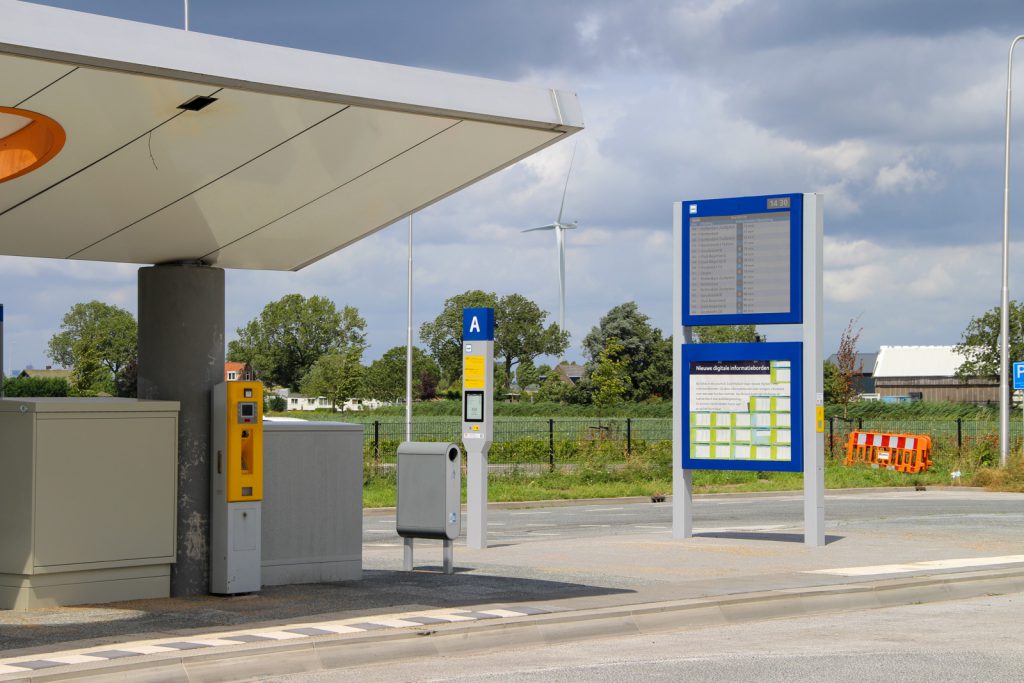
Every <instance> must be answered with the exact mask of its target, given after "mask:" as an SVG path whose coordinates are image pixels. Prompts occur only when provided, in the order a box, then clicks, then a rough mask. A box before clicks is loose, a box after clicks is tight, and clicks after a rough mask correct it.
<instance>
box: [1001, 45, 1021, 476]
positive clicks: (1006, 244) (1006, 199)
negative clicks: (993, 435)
mask: <svg viewBox="0 0 1024 683" xmlns="http://www.w3.org/2000/svg"><path fill="white" fill-rule="evenodd" d="M1021 40H1024V35H1021V36H1017V37H1016V38H1014V39H1013V42H1012V43H1010V53H1009V56H1008V57H1007V60H1006V154H1005V158H1004V161H1003V290H1002V314H1001V316H1000V319H999V464H1000V466H1002V467H1006V461H1007V457H1008V454H1009V451H1010V388H1009V381H1010V284H1009V282H1010V112H1011V108H1012V103H1013V48H1015V47H1017V43H1019V42H1020V41H1021Z"/></svg>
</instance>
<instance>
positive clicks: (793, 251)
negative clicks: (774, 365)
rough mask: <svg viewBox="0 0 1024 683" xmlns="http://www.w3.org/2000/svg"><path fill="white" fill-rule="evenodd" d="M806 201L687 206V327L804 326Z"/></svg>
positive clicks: (789, 198) (776, 198) (782, 198)
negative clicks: (802, 304) (802, 307)
mask: <svg viewBox="0 0 1024 683" xmlns="http://www.w3.org/2000/svg"><path fill="white" fill-rule="evenodd" d="M802 228H803V202H802V196H801V195H799V194H797V195H772V196H764V197H738V198H734V199H710V200H705V201H694V202H683V250H684V253H683V265H684V270H685V273H684V285H685V287H684V292H683V295H684V302H683V312H682V313H683V324H684V325H741V324H787V323H799V322H801V321H802V312H801V310H800V309H801V301H802V296H801V276H802V265H801V253H802V251H801V234H802Z"/></svg>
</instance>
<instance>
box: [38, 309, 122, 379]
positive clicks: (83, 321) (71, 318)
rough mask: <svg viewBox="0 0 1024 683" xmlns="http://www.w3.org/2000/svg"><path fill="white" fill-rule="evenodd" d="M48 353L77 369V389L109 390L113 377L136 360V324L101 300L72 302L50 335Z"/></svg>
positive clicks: (64, 365) (66, 365) (59, 361)
mask: <svg viewBox="0 0 1024 683" xmlns="http://www.w3.org/2000/svg"><path fill="white" fill-rule="evenodd" d="M47 355H49V357H50V358H52V359H53V360H54V361H55V362H56V363H57V364H58V365H61V366H62V367H65V368H73V369H74V370H75V371H76V379H75V384H76V386H77V387H78V389H79V390H80V391H85V392H96V391H105V392H108V393H109V392H110V391H111V390H112V389H113V382H114V378H115V377H116V376H117V375H118V374H119V373H120V372H121V371H122V370H123V369H124V368H125V367H126V366H128V365H129V364H133V363H135V362H137V360H138V357H139V330H138V325H137V324H136V323H135V318H134V316H132V314H131V313H129V312H128V311H126V310H124V309H123V308H118V307H117V306H111V305H110V304H105V303H103V302H102V301H90V302H88V303H84V304H75V305H74V306H72V307H71V310H70V311H68V313H67V314H65V316H64V319H63V321H62V322H61V326H60V332H58V333H57V334H55V335H53V337H51V338H50V344H49V350H48V352H47ZM80 365H81V366H83V367H82V368H81V369H79V366H80ZM85 366H88V367H85ZM83 382H84V384H83Z"/></svg>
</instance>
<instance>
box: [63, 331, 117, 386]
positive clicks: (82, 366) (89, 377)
mask: <svg viewBox="0 0 1024 683" xmlns="http://www.w3.org/2000/svg"><path fill="white" fill-rule="evenodd" d="M71 352H72V354H73V356H74V359H75V368H74V370H73V371H72V372H71V384H72V386H73V387H74V389H75V393H76V394H77V395H79V396H94V395H96V394H99V393H103V394H110V393H112V391H113V388H114V383H113V377H112V376H111V374H110V370H109V369H108V368H107V367H106V366H104V365H103V361H102V358H101V356H100V353H99V351H98V350H97V349H96V347H95V345H94V344H93V342H92V341H91V340H89V339H79V340H78V341H76V342H75V343H74V344H73V345H72V347H71Z"/></svg>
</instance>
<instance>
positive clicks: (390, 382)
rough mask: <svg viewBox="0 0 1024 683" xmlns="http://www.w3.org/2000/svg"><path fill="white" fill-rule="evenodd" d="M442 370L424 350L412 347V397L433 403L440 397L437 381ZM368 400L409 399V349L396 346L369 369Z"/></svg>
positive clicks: (367, 381)
mask: <svg viewBox="0 0 1024 683" xmlns="http://www.w3.org/2000/svg"><path fill="white" fill-rule="evenodd" d="M440 376H441V369H440V368H439V367H438V366H437V362H436V361H435V360H434V359H433V358H431V357H430V356H428V355H427V354H426V352H425V351H423V349H421V348H419V347H417V346H414V347H412V395H413V398H414V399H419V400H421V401H422V400H429V399H431V398H434V397H435V396H436V395H437V382H438V378H439V377H440ZM365 388H366V394H367V397H368V398H376V399H379V400H381V401H388V402H395V401H398V400H399V399H404V398H405V347H404V346H396V347H394V348H391V349H388V350H387V351H385V352H384V355H383V356H381V357H380V358H378V359H377V360H375V361H373V363H371V364H370V367H369V368H367V370H366V381H365Z"/></svg>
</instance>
